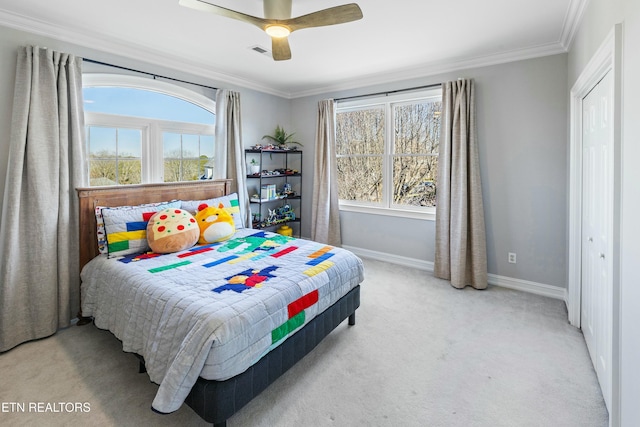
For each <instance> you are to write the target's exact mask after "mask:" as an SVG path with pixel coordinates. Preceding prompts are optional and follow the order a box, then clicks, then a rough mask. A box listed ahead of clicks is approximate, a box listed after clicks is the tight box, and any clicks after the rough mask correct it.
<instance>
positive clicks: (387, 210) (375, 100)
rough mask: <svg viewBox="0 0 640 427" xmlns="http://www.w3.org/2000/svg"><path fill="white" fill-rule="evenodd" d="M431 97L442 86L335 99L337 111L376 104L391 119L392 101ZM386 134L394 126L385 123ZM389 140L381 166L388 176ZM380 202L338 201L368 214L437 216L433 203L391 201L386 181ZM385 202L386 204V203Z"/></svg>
mask: <svg viewBox="0 0 640 427" xmlns="http://www.w3.org/2000/svg"><path fill="white" fill-rule="evenodd" d="M434 97H440V98H441V97H442V88H440V87H439V88H433V89H427V90H420V91H416V92H412V93H400V94H392V95H387V96H384V95H383V96H375V97H371V98H365V99H357V100H350V101H342V102H339V103H338V106H337V108H336V112H339V111H348V110H359V109H363V108H367V107H369V108H371V107H376V106H382V107H383V109H384V111H385V117H388V119H387V120H389V121H390V122H391V123H393V121H394V117H393V108H392V107H393V105H398V104H404V103H407V104H408V103H412V102H415V101H420V100H424V99H427V98H434ZM385 132H386V135H385V138H387V141H391V140H392V138H393V128H392V126H385ZM390 151H391V143H388V142H385V146H384V153H383V154H382V156H383V160H382V161H383V165H382V167H383V169H384V171H385V173H386V176H387V177H391V176H392V169H393V165H392V164H391V163H392V162H391V161H390V159H391V152H390ZM382 191H383V194H382V198H383V202H382V203H380V204H379V205H377V206H376V205H373V204H371V203H366V204H365V203H363V202H357V201H353V200H342V199H340V200H339V201H338V204H339V209H340V210H341V211H345V212H358V213H366V214H371V215H386V216H394V217H403V218H414V219H423V220H431V221H435V219H436V208H435V207H422V208H420V207H413V208H412V207H409V206H402V205H397V204H394V203H393V202H392V201H393V194H392V192H393V189H392V186H391V185H388V184H387V183H386V182H385V185H384V187H383V190H382ZM387 206H388V207H387Z"/></svg>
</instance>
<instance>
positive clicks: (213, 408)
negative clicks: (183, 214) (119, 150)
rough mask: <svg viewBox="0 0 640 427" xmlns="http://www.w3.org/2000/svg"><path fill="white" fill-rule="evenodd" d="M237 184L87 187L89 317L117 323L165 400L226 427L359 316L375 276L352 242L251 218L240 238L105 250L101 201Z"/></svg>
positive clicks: (83, 253) (203, 196)
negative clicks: (160, 249) (366, 286)
mask: <svg viewBox="0 0 640 427" xmlns="http://www.w3.org/2000/svg"><path fill="white" fill-rule="evenodd" d="M229 193H230V181H229V180H211V181H200V182H185V183H170V184H148V185H134V186H121V187H104V188H80V189H78V196H79V200H80V242H79V245H80V266H81V268H82V274H81V277H82V287H81V300H82V301H81V302H82V305H81V308H82V311H81V314H79V318H80V323H87V321H90V320H92V321H93V322H94V324H95V325H96V327H98V328H101V329H107V330H109V331H111V332H112V333H113V334H114V335H115V336H116V337H117V338H118V339H119V340H120V341H121V342H122V345H123V350H124V351H126V352H131V353H134V354H136V355H137V356H138V357H139V358H140V360H141V371H144V372H147V373H148V375H149V377H150V379H151V380H152V381H153V382H155V383H158V384H159V389H158V393H157V395H156V397H155V399H154V401H153V403H152V404H151V406H152V409H153V410H155V411H156V412H160V413H170V412H173V411H175V410H177V409H178V408H179V407H180V406H181V405H182V404H183V403H186V404H187V405H188V406H190V407H191V408H192V409H193V410H194V411H195V412H196V413H197V414H198V415H200V417H202V418H203V419H204V420H205V421H207V422H210V423H213V424H214V425H215V426H224V425H226V420H227V419H228V418H229V417H231V416H232V415H233V414H234V413H235V412H237V411H238V410H239V409H240V408H242V407H243V406H244V405H246V404H247V403H248V402H249V401H250V400H251V399H252V398H253V397H255V396H256V395H258V394H259V393H260V392H262V391H263V390H265V389H266V388H267V387H268V386H269V384H271V383H272V382H273V381H275V380H276V379H277V378H278V377H279V376H281V375H282V374H283V373H284V372H286V371H287V370H288V369H289V368H290V367H292V366H293V365H294V364H295V363H296V362H297V361H299V360H300V359H301V358H302V357H304V356H305V355H306V354H308V353H309V352H310V351H311V350H313V348H315V346H316V345H317V344H318V343H319V342H320V341H321V340H322V339H323V338H324V337H325V336H326V335H328V334H329V333H330V332H331V331H332V330H333V329H334V328H336V327H337V326H338V325H339V324H340V323H342V322H343V321H344V320H345V319H348V323H349V325H354V324H355V311H356V309H357V308H358V307H359V305H360V282H361V281H362V280H363V278H364V271H363V266H362V262H361V261H360V260H359V259H358V258H357V257H356V256H355V255H353V254H352V253H350V252H348V251H346V250H343V249H340V248H336V247H331V246H328V245H324V244H320V243H317V242H313V241H310V240H304V239H295V238H291V237H287V236H281V235H278V234H275V233H270V232H268V231H265V230H252V229H247V228H240V227H239V228H238V230H237V231H236V233H235V234H234V235H233V236H232V237H231V238H230V239H228V240H225V241H222V242H217V243H214V244H209V245H196V246H194V247H190V248H187V249H185V250H183V251H178V252H173V253H168V254H162V255H159V254H154V253H148V252H140V253H130V254H125V255H120V256H114V257H109V256H108V255H106V254H101V253H100V248H99V245H98V237H97V234H98V235H99V233H98V232H97V231H96V230H97V228H98V224H97V222H96V207H105V208H109V207H122V206H138V205H141V204H149V203H158V202H170V201H178V203H184V202H183V201H199V200H200V201H201V200H211V199H215V200H216V201H217V200H219V198H225V197H231V196H230V195H229ZM174 203H176V202H174ZM172 206H176V205H175V204H174V205H172ZM183 206H186V205H183ZM98 211H100V209H98ZM102 211H103V212H105V213H106V212H109V211H110V209H106V210H104V209H103V210H102ZM105 221H106V218H105Z"/></svg>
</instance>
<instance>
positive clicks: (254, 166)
mask: <svg viewBox="0 0 640 427" xmlns="http://www.w3.org/2000/svg"><path fill="white" fill-rule="evenodd" d="M249 173H250V174H251V175H258V174H260V164H258V162H257V161H256V159H251V161H250V162H249Z"/></svg>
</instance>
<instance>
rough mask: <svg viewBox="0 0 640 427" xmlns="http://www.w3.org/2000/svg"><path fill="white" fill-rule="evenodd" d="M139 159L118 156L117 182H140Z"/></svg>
mask: <svg viewBox="0 0 640 427" xmlns="http://www.w3.org/2000/svg"><path fill="white" fill-rule="evenodd" d="M141 169H142V168H141V163H140V159H130V158H120V159H119V160H118V184H140V183H141V182H142V179H141V175H142V174H141Z"/></svg>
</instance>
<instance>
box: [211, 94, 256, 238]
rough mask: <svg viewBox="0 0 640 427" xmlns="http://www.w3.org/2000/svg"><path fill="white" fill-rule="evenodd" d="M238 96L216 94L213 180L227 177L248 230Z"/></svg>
mask: <svg viewBox="0 0 640 427" xmlns="http://www.w3.org/2000/svg"><path fill="white" fill-rule="evenodd" d="M240 116H241V115H240V93H238V92H233V91H230V90H226V89H219V90H218V91H217V93H216V149H215V150H216V159H215V162H216V163H215V167H214V177H215V178H231V179H232V180H233V181H232V183H231V192H235V193H238V202H239V203H240V213H241V215H242V222H243V223H244V226H245V227H249V228H251V208H250V206H249V193H248V191H247V169H246V168H247V167H246V165H245V162H244V146H243V143H242V121H241V119H240Z"/></svg>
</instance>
